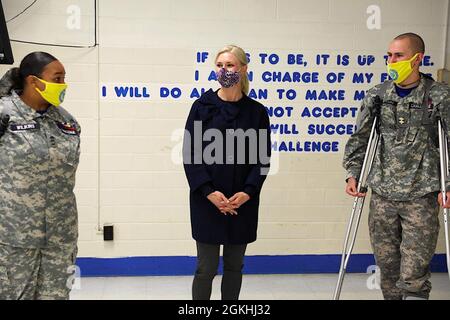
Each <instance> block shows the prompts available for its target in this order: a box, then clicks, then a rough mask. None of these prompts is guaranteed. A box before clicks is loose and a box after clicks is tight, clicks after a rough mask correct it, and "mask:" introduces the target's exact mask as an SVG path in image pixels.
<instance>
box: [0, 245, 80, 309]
mask: <svg viewBox="0 0 450 320" xmlns="http://www.w3.org/2000/svg"><path fill="white" fill-rule="evenodd" d="M76 255H77V247H76V245H73V246H66V247H64V246H61V247H52V248H15V247H11V246H8V245H4V244H0V300H67V299H69V293H70V290H71V287H72V281H73V280H74V279H73V274H74V271H75V268H74V265H75V259H76Z"/></svg>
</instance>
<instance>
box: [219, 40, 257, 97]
mask: <svg viewBox="0 0 450 320" xmlns="http://www.w3.org/2000/svg"><path fill="white" fill-rule="evenodd" d="M225 52H229V53H232V54H233V55H234V56H235V57H236V58H237V59H238V60H239V62H240V63H241V64H242V65H243V66H246V65H247V64H248V59H247V55H246V54H245V51H244V50H243V49H242V48H240V47H238V46H235V45H232V44H230V45H228V46H225V47H223V48H222V49H221V50H220V51H219V52H218V53H217V55H216V59H215V60H214V62H217V59H218V58H219V56H220V55H221V54H222V53H225ZM241 89H242V92H244V93H245V94H246V95H248V92H249V90H250V83H249V81H248V75H247V72H244V75H243V76H242V78H241Z"/></svg>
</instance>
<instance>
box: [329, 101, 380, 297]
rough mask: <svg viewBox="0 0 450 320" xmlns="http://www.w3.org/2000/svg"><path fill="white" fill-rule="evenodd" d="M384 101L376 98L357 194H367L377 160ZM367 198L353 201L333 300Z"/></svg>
mask: <svg viewBox="0 0 450 320" xmlns="http://www.w3.org/2000/svg"><path fill="white" fill-rule="evenodd" d="M382 104H383V101H382V100H381V99H380V97H379V96H376V97H375V98H374V106H373V110H374V120H373V124H372V130H371V131H370V136H369V141H368V144H367V148H366V154H365V155H364V161H363V164H362V168H361V173H360V177H359V181H358V187H357V192H358V193H360V192H361V193H366V192H367V176H368V175H369V172H370V169H371V168H372V163H373V160H374V158H375V153H376V150H377V146H378V141H379V140H380V134H379V130H378V127H379V124H378V123H379V117H380V108H381V105H382ZM365 198H366V197H358V196H356V197H355V200H354V201H353V208H352V213H351V215H350V220H349V222H348V225H347V233H346V235H345V240H344V248H343V250H342V257H341V266H340V269H339V277H338V282H337V284H336V289H335V291H334V296H333V300H339V296H340V295H341V289H342V283H343V281H344V276H345V270H346V268H347V263H348V260H349V258H350V254H351V253H352V250H353V246H354V245H355V240H356V233H357V231H358V226H359V221H360V220H361V213H362V210H363V207H364V200H365ZM350 234H352V239H351V241H350V242H349V238H350Z"/></svg>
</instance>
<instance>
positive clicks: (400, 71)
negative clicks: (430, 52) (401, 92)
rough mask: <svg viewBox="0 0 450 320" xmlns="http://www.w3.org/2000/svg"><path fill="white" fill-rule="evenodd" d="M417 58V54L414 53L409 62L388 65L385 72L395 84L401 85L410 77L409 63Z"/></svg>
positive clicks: (410, 68)
mask: <svg viewBox="0 0 450 320" xmlns="http://www.w3.org/2000/svg"><path fill="white" fill-rule="evenodd" d="M417 56H418V53H416V54H415V55H414V57H412V58H411V59H409V60H405V61H398V62H395V63H388V65H387V72H388V74H389V76H390V77H391V78H392V80H393V81H394V82H395V83H402V82H403V81H405V80H406V79H407V78H408V77H409V76H410V74H411V73H412V72H413V69H412V67H411V62H413V61H414V60H415V59H416V58H417Z"/></svg>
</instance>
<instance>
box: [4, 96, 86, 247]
mask: <svg viewBox="0 0 450 320" xmlns="http://www.w3.org/2000/svg"><path fill="white" fill-rule="evenodd" d="M2 113H3V114H4V113H7V114H9V116H10V121H9V125H8V127H7V129H6V132H5V134H4V135H3V136H2V137H1V138H0V244H4V245H8V246H11V247H19V248H41V247H48V246H61V245H71V246H74V245H76V242H77V238H78V221H77V219H78V218H77V207H76V200H75V195H74V193H73V189H74V185H75V171H76V168H77V166H78V162H79V156H80V126H79V124H78V123H77V122H76V120H75V119H74V118H73V117H72V116H71V115H70V114H69V113H68V112H67V111H65V110H64V109H62V108H61V107H58V108H57V107H54V106H50V107H49V108H48V110H47V112H45V113H44V114H40V113H38V112H36V111H35V110H34V109H32V108H30V107H29V106H27V105H25V104H24V102H23V101H22V100H21V99H20V98H19V97H18V95H17V94H16V93H15V92H13V93H12V95H10V96H8V97H4V98H2V99H1V100H0V114H2Z"/></svg>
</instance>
